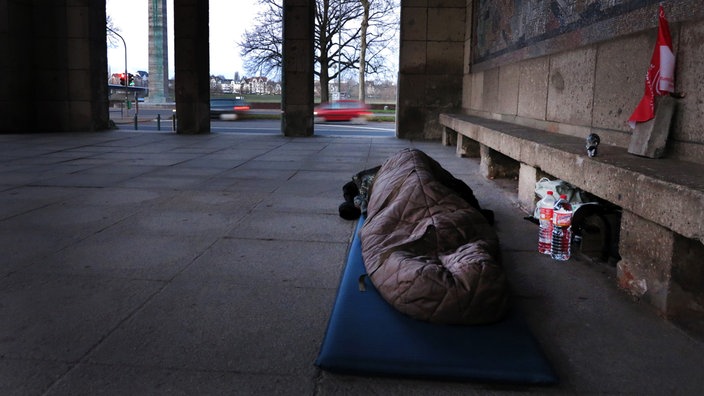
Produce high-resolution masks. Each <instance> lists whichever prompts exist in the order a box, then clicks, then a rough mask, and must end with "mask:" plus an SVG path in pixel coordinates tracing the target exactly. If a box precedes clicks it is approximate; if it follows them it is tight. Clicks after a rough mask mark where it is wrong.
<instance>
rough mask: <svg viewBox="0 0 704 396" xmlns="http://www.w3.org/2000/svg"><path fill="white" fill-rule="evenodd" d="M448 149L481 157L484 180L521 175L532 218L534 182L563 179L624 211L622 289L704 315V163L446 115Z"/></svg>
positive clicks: (674, 311) (675, 313) (521, 195)
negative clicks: (594, 149)
mask: <svg viewBox="0 0 704 396" xmlns="http://www.w3.org/2000/svg"><path fill="white" fill-rule="evenodd" d="M440 124H442V125H443V126H444V132H443V144H445V145H452V144H455V145H456V147H457V148H456V150H457V154H458V155H460V156H473V157H480V170H481V172H482V174H483V175H484V176H485V177H488V178H496V177H518V200H519V203H520V205H521V206H522V207H523V208H524V209H525V210H526V211H530V212H532V209H533V207H534V205H535V194H534V188H535V183H536V181H537V180H539V179H540V178H541V177H543V176H548V177H551V178H559V179H562V180H565V181H567V182H569V183H571V184H573V185H574V186H576V187H578V188H580V189H582V190H584V191H587V192H589V193H591V194H593V195H596V196H598V197H599V198H602V199H604V200H606V201H609V202H611V203H613V204H615V205H618V206H619V207H621V208H622V217H621V226H620V227H621V228H620V239H619V253H620V255H621V260H620V261H619V262H618V264H617V277H618V283H619V286H620V287H622V288H624V289H626V290H627V291H629V292H631V293H632V294H633V295H636V296H638V297H641V298H643V299H645V300H647V301H649V302H650V303H651V304H652V305H654V306H655V307H656V308H657V309H658V310H659V311H660V312H661V313H662V314H664V315H666V316H667V317H669V318H671V319H678V318H684V317H687V318H691V316H692V314H704V244H703V242H704V165H700V164H696V163H690V162H683V161H678V160H674V159H650V158H643V157H638V156H635V155H632V154H629V153H628V152H627V149H626V148H624V147H618V146H613V145H606V144H603V143H602V144H601V145H600V146H599V152H598V155H597V156H596V157H593V158H590V157H589V156H588V155H587V152H586V144H585V139H583V138H580V137H575V136H569V135H564V134H559V133H554V132H548V131H544V130H540V129H535V128H530V127H526V126H521V125H517V124H513V123H509V122H505V121H498V120H493V119H487V118H481V117H477V116H471V115H464V114H441V115H440Z"/></svg>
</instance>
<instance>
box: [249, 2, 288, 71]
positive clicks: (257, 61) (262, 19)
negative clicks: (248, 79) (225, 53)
mask: <svg viewBox="0 0 704 396" xmlns="http://www.w3.org/2000/svg"><path fill="white" fill-rule="evenodd" d="M259 4H261V5H263V6H264V9H263V10H262V11H261V12H259V14H257V17H256V18H255V28H254V29H253V30H245V32H244V35H243V36H242V41H240V42H239V43H238V44H239V46H240V55H242V57H243V59H244V68H245V71H246V72H247V74H249V75H258V76H267V77H279V76H280V74H281V65H282V58H283V56H282V55H281V54H282V46H283V37H282V36H283V34H282V28H281V23H282V21H283V15H284V11H283V6H282V4H281V0H259Z"/></svg>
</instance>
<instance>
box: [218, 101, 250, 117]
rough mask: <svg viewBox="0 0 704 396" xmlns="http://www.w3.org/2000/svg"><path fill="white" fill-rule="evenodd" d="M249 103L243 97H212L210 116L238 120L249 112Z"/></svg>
mask: <svg viewBox="0 0 704 396" xmlns="http://www.w3.org/2000/svg"><path fill="white" fill-rule="evenodd" d="M249 109H250V106H249V103H247V102H245V100H244V99H242V98H234V99H223V98H219V99H210V118H220V119H221V120H236V119H238V118H240V117H241V116H243V115H245V114H247V113H249Z"/></svg>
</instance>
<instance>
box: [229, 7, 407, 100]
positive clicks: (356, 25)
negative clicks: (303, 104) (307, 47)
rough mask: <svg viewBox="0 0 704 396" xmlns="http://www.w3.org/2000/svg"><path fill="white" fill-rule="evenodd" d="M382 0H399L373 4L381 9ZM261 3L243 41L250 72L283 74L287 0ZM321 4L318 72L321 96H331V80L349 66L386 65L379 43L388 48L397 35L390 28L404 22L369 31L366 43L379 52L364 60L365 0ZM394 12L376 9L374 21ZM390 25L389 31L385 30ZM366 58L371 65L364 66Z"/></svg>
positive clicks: (372, 67) (317, 19)
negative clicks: (284, 1)
mask: <svg viewBox="0 0 704 396" xmlns="http://www.w3.org/2000/svg"><path fill="white" fill-rule="evenodd" d="M376 2H382V3H384V4H386V3H390V4H393V0H372V1H371V3H372V4H373V5H372V7H371V8H370V9H371V10H376V8H375V7H374V4H375V3H376ZM259 3H260V4H261V5H263V6H264V8H265V10H264V11H262V12H260V13H259V15H258V17H257V19H256V26H255V28H254V29H253V30H247V31H246V32H245V34H244V35H243V38H242V41H240V43H239V46H240V54H241V55H242V57H243V58H244V61H245V69H246V71H247V72H248V73H249V74H253V73H259V74H260V75H264V76H270V77H271V76H272V75H274V74H276V75H279V73H280V70H281V65H282V36H283V34H282V29H281V24H282V21H283V8H282V0H259ZM315 6H316V10H315V27H314V29H315V35H314V40H315V43H314V46H315V58H314V62H315V75H316V76H317V77H318V78H319V80H320V96H321V101H324V102H325V101H329V100H330V93H329V86H330V82H331V81H335V79H340V78H341V77H342V76H343V74H345V72H347V71H351V70H358V69H361V70H366V71H368V72H369V71H372V72H378V71H380V70H383V69H384V64H385V62H384V60H383V59H382V58H383V57H382V56H381V55H380V53H381V50H378V48H385V47H386V45H387V44H388V41H389V40H391V39H393V38H394V36H395V33H393V34H389V31H392V32H396V31H397V30H398V22H397V21H396V20H395V19H392V22H391V23H390V24H388V23H387V24H384V25H385V29H382V30H379V31H378V32H377V30H374V34H373V35H370V36H369V37H367V45H366V46H365V48H366V51H371V50H372V49H373V50H374V51H371V52H372V54H373V56H370V57H368V58H367V60H363V61H361V62H360V53H361V51H360V37H361V34H362V32H361V31H362V26H361V24H360V21H361V20H362V19H363V16H364V8H363V7H362V4H360V0H316V3H315ZM390 14H393V13H392V12H391V13H386V14H385V13H384V11H383V10H382V11H379V12H370V14H369V17H368V19H367V21H368V25H369V26H372V24H374V26H377V25H378V23H377V21H376V19H377V18H378V19H380V20H381V19H384V20H385V21H388V20H389V19H388V16H389V15H390ZM384 30H386V34H383V35H382V34H381V32H383V31H384ZM369 31H371V29H370V30H368V32H369ZM368 34H369V33H368ZM385 40H386V44H385ZM369 53H370V52H366V54H369ZM361 64H365V65H366V66H365V67H360V65H361Z"/></svg>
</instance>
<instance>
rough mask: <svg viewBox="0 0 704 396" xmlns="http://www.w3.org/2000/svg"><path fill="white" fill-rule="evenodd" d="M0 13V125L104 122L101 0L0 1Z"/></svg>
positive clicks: (28, 128)
mask: <svg viewBox="0 0 704 396" xmlns="http://www.w3.org/2000/svg"><path fill="white" fill-rule="evenodd" d="M30 3H31V4H30ZM0 15H3V16H2V17H0V19H2V21H0V44H1V47H0V48H1V49H2V55H0V58H2V60H0V72H2V73H3V82H2V83H1V84H0V120H2V122H1V123H0V124H1V125H0V131H1V132H65V131H98V130H103V129H107V128H108V121H109V117H108V109H107V48H106V45H105V40H106V29H105V0H102V1H100V0H97V1H88V2H85V1H77V2H56V1H48V0H37V1H33V2H19V1H11V2H0ZM8 21H9V22H8Z"/></svg>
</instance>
